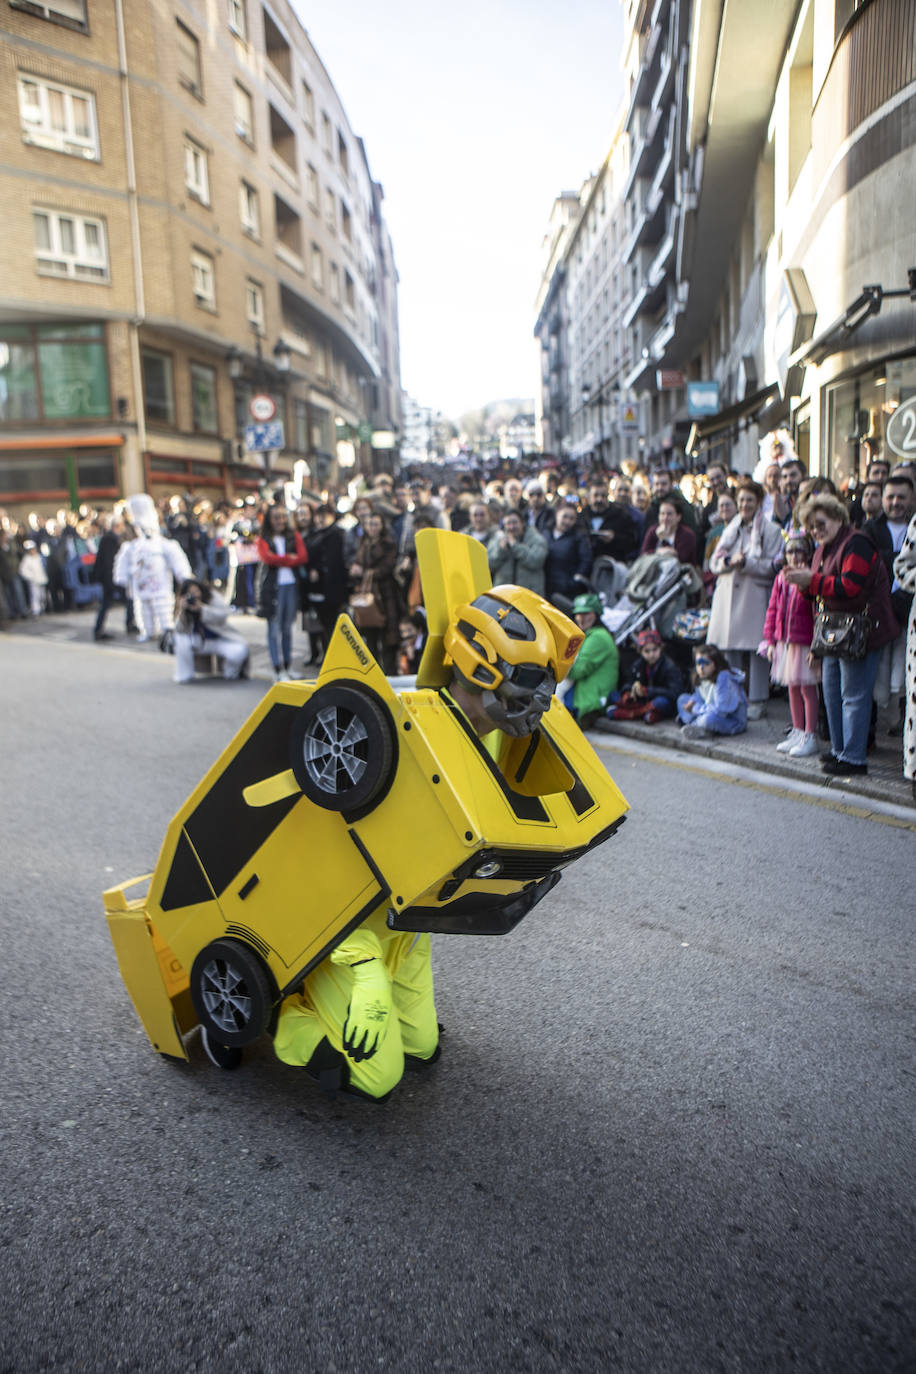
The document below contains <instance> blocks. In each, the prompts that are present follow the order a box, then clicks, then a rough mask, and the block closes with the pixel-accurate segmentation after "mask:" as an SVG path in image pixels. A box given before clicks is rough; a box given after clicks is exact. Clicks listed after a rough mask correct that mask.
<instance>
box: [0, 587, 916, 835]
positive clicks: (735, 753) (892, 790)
mask: <svg viewBox="0 0 916 1374" xmlns="http://www.w3.org/2000/svg"><path fill="white" fill-rule="evenodd" d="M230 623H231V624H232V626H233V628H234V629H236V630H238V631H240V632H241V634H242V635H244V637H245V639H246V641H247V643H248V646H249V649H250V652H251V663H250V675H251V677H252V678H255V679H258V680H263V681H264V682H265V683H271V682H273V680H274V675H273V668H272V666H271V662H270V657H269V655H268V652H267V630H266V626H265V623H264V621H263V620H260V619H259V618H258V617H257V616H255V615H233V616H232V617H231V622H230ZM94 624H95V611H94V610H93V609H92V607H85V608H84V609H82V610H78V611H66V612H60V613H55V612H52V613H50V614H47V615H43V616H40V617H39V618H38V619H37V620H17V621H12V622H10V623H9V624H8V625H7V632H8V633H10V634H21V635H37V636H41V637H42V638H45V639H55V640H59V641H60V642H62V643H68V642H69V643H86V644H91V645H92V646H93V648H94V649H95V650H96V651H97V652H98V654H99V656H100V657H101V656H103V655H104V654H105V653H107V652H110V651H112V650H118V651H125V650H126V651H128V652H130V653H135V654H144V655H146V656H147V657H148V658H149V659H150V669H151V671H155V672H156V673H161V674H162V675H163V676H170V675H171V667H172V660H171V658H170V657H167V656H165V655H163V654H161V653H160V652H159V648H158V645H157V644H154V643H146V644H138V643H137V641H136V637H135V636H132V635H126V634H124V633H123V628H124V607H123V606H122V605H116V606H115V607H114V609H113V610H112V612H111V614H110V615H109V617H108V628H109V630H110V631H111V632H112V633H113V634H114V635H115V638H114V639H112V640H111V641H108V642H106V643H104V644H98V645H96V644H95V643H94V641H93V636H92V631H93V626H94ZM308 654H309V640H308V636H307V635H305V634H303V632H302V631H301V630H300V629H299V626H298V621H297V624H296V627H295V628H294V631H293V672H294V673H297V674H299V675H300V676H301V677H303V678H306V679H313V678H315V677H316V676H317V673H318V667H317V665H315V664H312V665H308V666H306V665H305V663H304V660H305V658H306V657H307V656H308ZM790 725H791V720H790V716H789V703H788V700H787V699H786V698H785V697H774V698H772V699H771V701H770V703H769V708H768V711H767V715H766V716H765V717H764V719H763V720H758V721H752V722H750V723H749V725H748V727H747V731H746V732H745V733H744V734H743V735H730V736H724V735H720V736H713V737H711V739H710V741H709V742H708V743H707V742H706V741H705V740H687V739H684V737H683V732H682V731H681V729H680V727H679V726H678V724H677V722H676V721H662V722H660V723H659V724H657V725H643V724H640V723H639V722H637V721H610V720H601V721H598V722H597V724H596V725H595V727H593V728H594V729H595V731H596V732H600V733H604V734H611V735H621V736H627V737H629V738H630V739H634V740H642V741H644V742H645V743H651V744H655V745H661V746H663V747H668V748H671V749H677V750H678V751H679V752H680V753H683V754H700V755H702V756H704V757H706V758H713V759H718V760H720V761H721V762H724V763H733V764H737V765H740V766H742V767H744V768H751V769H756V770H757V771H759V772H763V773H772V774H775V775H777V776H780V777H785V778H791V779H794V780H796V781H801V782H806V783H814V784H815V785H818V786H822V787H823V788H824V789H825V791H826V790H829V789H831V788H833V789H835V790H842V791H843V792H845V793H847V794H852V795H857V796H861V797H864V798H868V799H869V800H871V801H883V802H892V803H894V804H895V805H898V806H904V807H906V806H909V807H913V809H914V811H916V802H914V797H913V784H912V783H911V782H909V781H908V780H907V779H906V778H904V776H903V746H902V741H901V739H900V737H899V736H890V735H888V725H889V721H888V720H887V719H886V717H885V714H884V713H879V717H878V732H877V739H876V743H875V748H874V750H873V751H872V752H871V753H870V754H869V756H868V776H867V777H835V778H834V777H827V776H826V775H825V774H824V773H822V772H821V769H820V764H819V761H818V758H817V756H815V757H813V758H809V759H790V758H789V757H788V755H787V754H779V753H777V752H776V746H777V744H779V743H780V742H781V741H782V740H783V739H785V737H786V732H787V731H788V730H789V728H790ZM828 747H829V746H828V745H827V744H826V743H825V744H824V750H825V751H826V750H827V748H828Z"/></svg>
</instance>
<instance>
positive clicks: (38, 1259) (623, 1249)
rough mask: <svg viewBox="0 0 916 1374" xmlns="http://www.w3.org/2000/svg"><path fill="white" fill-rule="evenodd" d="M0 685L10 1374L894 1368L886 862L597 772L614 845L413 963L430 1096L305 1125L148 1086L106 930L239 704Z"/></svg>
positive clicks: (820, 822) (220, 692)
mask: <svg viewBox="0 0 916 1374" xmlns="http://www.w3.org/2000/svg"><path fill="white" fill-rule="evenodd" d="M2 655H3V657H2V668H3V671H2V673H0V701H2V712H3V714H2V719H3V722H4V749H3V755H4V787H3V789H2V792H0V818H2V834H3V841H4V843H3V851H4V864H3V900H2V905H0V948H2V953H3V958H2V966H3V970H4V976H5V995H4V997H3V999H2V1003H0V1006H2V1016H3V1022H2V1025H3V1039H4V1049H5V1054H4V1061H5V1069H4V1084H3V1087H4V1091H3V1111H2V1123H0V1130H2V1156H0V1158H2V1166H0V1167H2V1177H0V1185H2V1186H0V1193H2V1216H3V1224H2V1231H0V1241H2V1245H0V1256H2V1258H0V1369H2V1370H10V1371H20V1370H21V1371H33V1370H44V1369H54V1370H71V1369H72V1370H75V1369H83V1370H105V1371H108V1370H115V1369H123V1370H140V1369H142V1370H150V1369H154V1370H156V1371H172V1370H175V1371H185V1370H218V1371H221V1372H222V1371H235V1370H239V1371H241V1370H244V1371H259V1370H263V1371H285V1370H293V1369H295V1370H296V1371H312V1370H314V1371H322V1374H324V1372H325V1371H329V1374H334V1371H340V1372H341V1374H342V1372H343V1371H359V1374H362V1371H367V1370H374V1369H389V1370H396V1371H411V1372H413V1371H426V1370H442V1371H456V1372H457V1371H462V1372H464V1371H478V1370H481V1371H484V1370H485V1371H491V1370H493V1371H496V1370H513V1371H514V1370H520V1371H525V1370H530V1371H542V1370H544V1371H555V1370H556V1371H561V1370H562V1371H604V1370H609V1369H621V1370H627V1371H653V1374H654V1372H655V1371H678V1372H679V1374H683V1371H694V1370H696V1371H704V1374H705V1371H720V1370H721V1371H757V1370H760V1371H773V1370H777V1371H778V1370H783V1369H790V1368H791V1369H793V1370H824V1371H831V1374H834V1372H835V1371H843V1374H847V1372H849V1374H852V1372H853V1371H881V1374H884V1372H885V1371H897V1370H899V1371H904V1370H907V1371H912V1370H913V1369H914V1367H916V1345H914V1340H913V1323H912V1313H913V1305H912V1299H913V1292H914V1253H916V1247H914V1240H916V1235H914V1225H913V1196H914V1189H913V1183H914V1178H913V1140H914V1096H916V1095H914V1076H913V1054H912V1046H913V1000H912V990H913V969H912V918H913V906H914V903H913V882H912V879H913V838H912V832H911V831H905V830H902V829H898V828H895V827H894V826H892V825H891V824H882V823H878V822H877V821H874V820H864V819H861V818H857V817H856V816H853V815H844V814H841V813H838V812H837V811H835V810H831V809H828V808H826V807H824V806H822V805H820V804H815V803H813V802H809V801H806V800H802V799H800V800H798V801H794V800H787V799H786V798H785V797H784V796H776V795H774V794H773V792H772V791H771V790H768V788H767V786H766V785H765V782H762V785H761V787H759V788H756V787H740V788H739V787H734V786H729V785H728V784H727V783H726V782H723V781H720V780H717V779H714V778H709V777H706V776H703V775H702V773H701V772H700V771H692V770H690V769H685V768H670V767H666V766H664V765H656V764H652V763H648V762H646V761H645V760H636V759H633V758H629V757H625V756H616V755H615V756H613V757H612V756H610V755H608V756H607V757H608V758H609V761H610V762H611V766H612V771H613V772H614V774H615V777H616V778H617V781H618V782H619V783H620V785H621V786H622V788H623V790H624V792H625V793H626V795H627V796H628V798H629V800H630V802H631V805H632V814H631V816H630V818H629V819H628V821H627V824H626V825H625V826H624V827H623V828H622V830H621V831H620V833H619V835H618V836H617V837H616V838H615V839H613V840H612V841H611V842H610V843H609V844H608V845H607V846H606V847H605V848H604V849H602V850H599V851H597V852H596V853H594V854H593V855H590V856H589V857H587V858H586V859H584V860H583V861H581V863H579V864H578V865H576V866H574V867H573V868H572V869H570V870H569V871H568V873H567V874H566V875H565V877H564V879H563V881H562V883H561V884H560V886H559V888H558V889H557V891H556V892H555V893H554V894H552V895H551V897H550V898H548V899H547V900H546V901H545V902H544V903H543V904H542V906H540V907H539V908H538V909H537V910H536V911H535V912H533V913H532V915H531V916H530V917H529V918H528V919H527V921H526V922H524V923H523V924H522V926H520V927H519V928H518V929H517V930H516V931H515V932H514V933H513V934H511V935H509V936H507V937H505V938H503V939H497V940H483V939H479V940H474V939H469V938H461V937H451V938H439V939H437V940H436V941H435V942H434V953H435V963H436V968H437V991H438V1007H439V1016H440V1019H441V1020H442V1021H443V1022H444V1023H445V1025H446V1028H447V1034H446V1037H445V1040H444V1052H443V1057H442V1059H441V1061H440V1063H439V1064H438V1065H437V1066H436V1067H435V1068H434V1069H433V1070H431V1071H430V1072H429V1073H428V1074H427V1075H425V1076H423V1077H410V1078H408V1079H406V1080H405V1081H404V1083H403V1084H402V1085H401V1087H400V1088H399V1089H398V1092H397V1093H396V1094H395V1096H394V1097H393V1098H392V1099H391V1100H390V1101H389V1102H388V1103H387V1104H386V1105H384V1106H381V1107H378V1106H371V1105H368V1104H360V1103H355V1102H345V1101H343V1100H340V1099H339V1100H338V1101H337V1102H333V1103H332V1102H329V1101H327V1100H325V1099H324V1098H322V1096H321V1095H320V1094H319V1093H318V1091H317V1090H316V1089H315V1088H314V1087H313V1086H312V1085H311V1084H310V1082H309V1081H308V1080H306V1079H305V1077H304V1076H303V1075H302V1074H301V1073H297V1072H296V1071H295V1070H291V1069H288V1068H286V1067H285V1066H283V1065H281V1064H280V1063H278V1062H277V1061H276V1060H275V1059H274V1058H273V1057H272V1054H271V1050H270V1046H269V1044H268V1043H267V1042H264V1043H263V1044H260V1045H259V1046H257V1047H256V1048H255V1050H254V1051H253V1052H250V1053H249V1054H248V1055H247V1057H246V1060H245V1063H244V1065H243V1067H242V1068H241V1069H240V1070H239V1071H238V1072H236V1073H220V1072H219V1071H217V1070H216V1069H214V1068H212V1067H211V1066H210V1065H209V1064H208V1063H207V1062H206V1061H205V1060H204V1059H203V1056H202V1054H201V1053H200V1050H199V1047H198V1046H197V1044H196V1038H195V1043H194V1045H193V1051H192V1060H193V1062H192V1063H191V1064H190V1065H189V1066H176V1065H174V1064H171V1063H168V1062H166V1061H164V1060H161V1059H159V1058H158V1057H157V1056H156V1055H155V1053H154V1052H153V1051H152V1049H151V1048H150V1046H149V1044H148V1042H147V1040H146V1037H145V1035H144V1033H143V1031H142V1030H141V1028H140V1025H139V1023H138V1021H137V1019H136V1016H135V1014H134V1012H133V1009H132V1007H131V1005H130V1002H129V1000H128V998H127V995H126V992H125V990H124V988H123V985H122V983H121V980H120V977H119V974H118V971H117V966H116V963H115V959H114V954H113V950H112V948H111V944H110V941H109V937H108V933H107V929H106V925H105V921H104V917H103V913H102V903H101V891H102V889H103V888H104V887H106V886H109V885H111V884H112V883H113V882H116V881H120V880H122V879H126V878H128V877H131V876H135V875H138V874H141V873H143V872H146V871H148V870H149V869H150V868H151V867H152V866H153V863H154V861H155V858H156V854H157V851H158V846H159V844H160V842H161V839H162V836H163V834H164V831H165V826H166V823H167V821H168V819H169V817H170V815H171V814H172V813H173V811H174V810H176V809H177V807H178V806H179V805H180V803H181V802H182V801H183V799H184V797H185V796H186V795H187V793H188V792H189V791H190V790H191V788H192V787H193V786H194V785H195V784H196V783H197V782H198V781H199V779H200V777H201V776H202V774H203V773H204V771H205V770H206V768H207V767H208V766H209V765H210V764H211V763H212V761H213V760H214V759H215V757H216V755H217V753H218V752H219V751H220V749H221V748H222V747H223V746H224V744H225V743H226V742H227V740H228V738H229V737H230V735H231V733H232V732H233V731H234V729H235V728H236V727H237V726H238V725H239V724H240V723H241V722H242V720H243V719H244V718H245V716H246V715H247V713H248V711H249V710H250V709H252V708H253V706H254V705H255V703H256V702H257V701H258V699H259V697H260V693H261V691H262V690H263V684H258V683H240V684H234V685H226V684H223V683H220V682H206V683H198V684H195V685H194V686H192V687H188V688H177V687H173V686H172V684H171V683H170V682H169V681H168V666H167V664H165V663H164V661H163V660H162V659H161V658H160V657H159V656H158V655H156V654H154V653H151V654H149V655H138V654H136V653H122V652H120V651H119V650H117V649H112V650H110V651H109V650H107V649H106V650H104V651H100V650H98V649H96V648H95V646H93V645H82V644H65V645H61V644H53V643H50V642H48V641H46V640H39V639H29V638H25V637H22V638H18V637H17V638H8V639H7V640H5V641H4V643H3V645H2Z"/></svg>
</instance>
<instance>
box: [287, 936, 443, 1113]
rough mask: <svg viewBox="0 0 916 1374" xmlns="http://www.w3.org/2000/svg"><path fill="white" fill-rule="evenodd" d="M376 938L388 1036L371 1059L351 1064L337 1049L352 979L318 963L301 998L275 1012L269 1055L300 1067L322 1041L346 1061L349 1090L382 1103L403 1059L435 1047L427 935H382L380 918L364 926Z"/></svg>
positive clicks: (423, 1055) (340, 968) (342, 968)
mask: <svg viewBox="0 0 916 1374" xmlns="http://www.w3.org/2000/svg"><path fill="white" fill-rule="evenodd" d="M365 924H366V925H367V926H369V928H370V929H372V930H373V931H374V932H375V934H376V935H377V936H378V938H379V941H380V943H381V945H382V950H383V957H384V961H385V965H386V967H387V969H388V971H389V974H390V975H391V986H392V995H393V1000H394V1010H395V1011H396V1013H397V1015H396V1016H392V1017H391V1018H390V1021H389V1026H388V1032H387V1034H386V1036H385V1039H384V1040H383V1041H382V1043H381V1045H380V1046H379V1048H378V1050H376V1052H375V1054H374V1055H373V1056H372V1058H371V1059H364V1060H362V1061H360V1062H359V1063H356V1062H354V1060H352V1059H351V1058H350V1057H349V1055H347V1054H346V1052H345V1051H344V1048H343V1044H342V1040H341V1037H342V1032H343V1028H344V1025H345V1023H346V1019H347V1007H348V1006H349V1004H350V990H351V988H352V986H353V975H352V973H351V972H350V969H349V968H348V967H347V966H346V965H341V964H335V963H332V962H331V960H330V958H328V959H324V960H322V962H321V963H320V964H319V965H318V967H317V968H314V969H313V970H312V972H311V973H310V974H309V975H308V977H307V978H306V980H305V983H304V985H303V989H302V991H301V992H297V993H293V994H292V996H290V997H287V998H286V1000H285V1001H284V1003H283V1005H282V1007H281V1008H280V1016H279V1020H278V1023H277V1033H276V1036H275V1038H274V1050H275V1051H276V1055H277V1058H278V1059H281V1060H282V1061H283V1063H284V1064H293V1065H296V1066H299V1067H303V1068H304V1067H306V1066H307V1065H308V1063H309V1061H310V1060H311V1058H312V1056H313V1055H314V1053H315V1051H316V1049H317V1048H318V1046H319V1045H320V1044H321V1042H322V1040H324V1039H327V1040H328V1041H329V1043H330V1044H331V1045H332V1046H333V1048H334V1049H335V1050H337V1051H338V1053H340V1054H341V1055H342V1056H343V1057H344V1058H345V1059H346V1061H347V1068H348V1070H349V1075H350V1084H351V1086H352V1087H354V1088H358V1089H359V1090H360V1092H364V1093H367V1094H368V1095H369V1096H370V1097H384V1096H385V1094H386V1093H389V1092H391V1090H392V1088H394V1087H396V1085H397V1084H398V1083H399V1082H400V1081H401V1077H402V1075H403V1073H404V1055H405V1054H409V1055H412V1056H414V1057H415V1058H417V1059H431V1058H432V1056H433V1055H434V1054H435V1052H436V1046H437V1045H438V1043H439V1027H438V1024H437V1021H436V1006H435V1002H434V1000H433V972H432V965H431V962H430V938H429V936H428V935H412V934H410V933H408V932H400V931H391V930H388V929H387V927H386V926H385V924H384V912H383V911H382V912H378V913H376V912H374V913H373V914H372V916H370V917H369V919H368V921H366V923H365Z"/></svg>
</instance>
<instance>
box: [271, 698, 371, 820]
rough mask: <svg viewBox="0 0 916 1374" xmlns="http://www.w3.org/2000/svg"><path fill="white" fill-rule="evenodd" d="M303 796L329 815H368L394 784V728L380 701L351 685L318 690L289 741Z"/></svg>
mask: <svg viewBox="0 0 916 1374" xmlns="http://www.w3.org/2000/svg"><path fill="white" fill-rule="evenodd" d="M289 749H290V766H291V768H292V770H293V773H294V775H295V778H296V781H297V782H298V784H299V786H300V787H301V788H302V791H303V794H304V795H305V796H306V797H308V799H309V801H310V802H314V804H315V805H316V806H320V807H322V808H323V809H324V810H325V811H344V812H366V811H368V810H371V808H372V807H373V806H374V805H375V803H376V802H377V801H379V800H380V799H381V798H382V796H383V795H384V793H385V792H387V790H388V788H389V787H390V785H391V780H392V778H393V777H394V771H395V740H394V724H393V722H392V719H391V715H390V712H389V711H388V710H387V708H386V707H385V706H384V705H383V704H382V702H381V701H379V699H378V697H376V696H374V695H370V693H369V692H367V691H365V690H364V689H361V688H359V687H351V686H349V685H348V684H343V683H341V684H329V685H328V686H326V687H319V688H318V690H317V691H316V692H313V693H312V695H311V696H310V697H309V699H308V701H307V702H306V703H305V705H304V706H303V707H302V709H301V710H300V712H299V715H298V716H297V718H296V722H295V724H294V725H293V728H292V731H291V733H290V739H289Z"/></svg>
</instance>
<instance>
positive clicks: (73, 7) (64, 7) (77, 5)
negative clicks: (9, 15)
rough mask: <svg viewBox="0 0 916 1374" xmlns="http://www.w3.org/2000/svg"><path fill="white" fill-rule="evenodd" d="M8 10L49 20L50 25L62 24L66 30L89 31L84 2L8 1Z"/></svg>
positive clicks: (56, 0) (62, 0) (78, 0)
mask: <svg viewBox="0 0 916 1374" xmlns="http://www.w3.org/2000/svg"><path fill="white" fill-rule="evenodd" d="M10 8H11V9H14V10H28V12H29V14H37V15H38V16H39V18H41V19H49V20H50V21H51V23H52V24H64V25H65V26H66V27H67V28H68V29H81V30H83V32H88V29H89V20H88V17H87V15H86V0H10Z"/></svg>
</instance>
